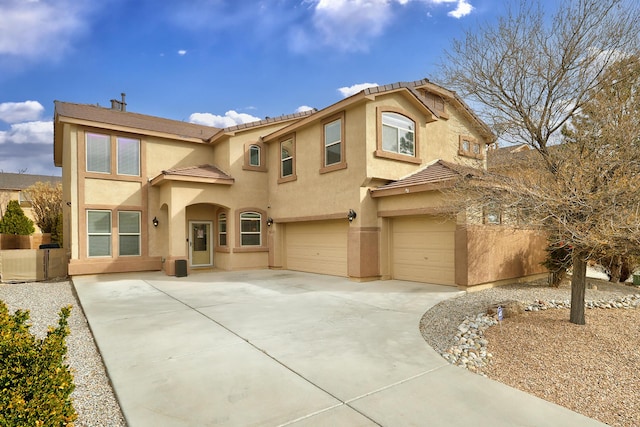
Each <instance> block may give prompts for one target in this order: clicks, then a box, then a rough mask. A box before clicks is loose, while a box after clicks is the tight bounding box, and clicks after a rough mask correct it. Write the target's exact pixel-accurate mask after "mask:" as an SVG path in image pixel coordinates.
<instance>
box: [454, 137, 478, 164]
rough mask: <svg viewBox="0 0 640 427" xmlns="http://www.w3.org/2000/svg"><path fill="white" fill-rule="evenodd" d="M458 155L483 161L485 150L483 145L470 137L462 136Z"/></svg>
mask: <svg viewBox="0 0 640 427" xmlns="http://www.w3.org/2000/svg"><path fill="white" fill-rule="evenodd" d="M458 155H460V156H465V157H472V158H474V159H483V158H484V150H483V147H482V145H481V144H480V143H479V142H478V141H476V140H475V139H474V138H472V137H470V136H464V135H460V144H459V148H458Z"/></svg>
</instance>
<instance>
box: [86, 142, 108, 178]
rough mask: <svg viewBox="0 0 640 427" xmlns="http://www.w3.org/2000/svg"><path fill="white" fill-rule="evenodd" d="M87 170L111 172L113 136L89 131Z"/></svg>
mask: <svg viewBox="0 0 640 427" xmlns="http://www.w3.org/2000/svg"><path fill="white" fill-rule="evenodd" d="M86 151H87V172H99V173H111V137H110V136H109V135H100V134H96V133H87V150H86Z"/></svg>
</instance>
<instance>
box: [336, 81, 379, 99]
mask: <svg viewBox="0 0 640 427" xmlns="http://www.w3.org/2000/svg"><path fill="white" fill-rule="evenodd" d="M376 86H379V85H378V83H358V84H355V85H353V86H345V87H341V88H339V89H338V92H340V94H341V95H342V97H343V98H346V97H348V96H351V95H355V94H356V93H358V92H360V91H361V90H363V89H366V88H368V87H376Z"/></svg>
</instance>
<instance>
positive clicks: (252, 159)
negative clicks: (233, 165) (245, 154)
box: [249, 145, 260, 167]
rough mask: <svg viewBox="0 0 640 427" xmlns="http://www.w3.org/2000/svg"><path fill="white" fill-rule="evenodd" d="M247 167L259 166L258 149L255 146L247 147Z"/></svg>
mask: <svg viewBox="0 0 640 427" xmlns="http://www.w3.org/2000/svg"><path fill="white" fill-rule="evenodd" d="M249 166H256V167H257V166H260V147H259V146H257V145H251V146H250V147H249Z"/></svg>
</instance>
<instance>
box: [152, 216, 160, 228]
mask: <svg viewBox="0 0 640 427" xmlns="http://www.w3.org/2000/svg"><path fill="white" fill-rule="evenodd" d="M151 222H152V223H153V226H154V227H157V226H158V224H160V221H158V218H156V217H155V216H154V217H153V220H152V221H151Z"/></svg>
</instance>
